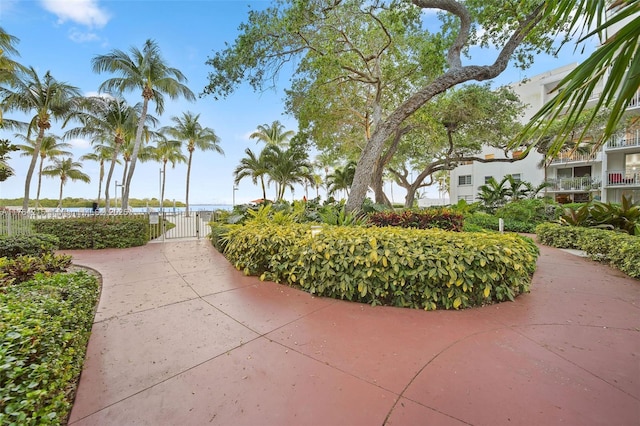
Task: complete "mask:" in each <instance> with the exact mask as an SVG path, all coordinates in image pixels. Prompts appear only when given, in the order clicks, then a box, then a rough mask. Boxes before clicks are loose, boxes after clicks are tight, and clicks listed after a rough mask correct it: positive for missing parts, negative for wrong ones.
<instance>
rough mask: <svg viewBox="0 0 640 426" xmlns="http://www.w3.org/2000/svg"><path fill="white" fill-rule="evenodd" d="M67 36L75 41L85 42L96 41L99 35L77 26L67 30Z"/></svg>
mask: <svg viewBox="0 0 640 426" xmlns="http://www.w3.org/2000/svg"><path fill="white" fill-rule="evenodd" d="M69 38H70V39H71V40H72V41H75V42H76V43H86V42H90V41H98V40H100V37H99V36H98V35H97V34H96V33H94V32H84V31H80V30H78V29H77V28H72V29H70V30H69Z"/></svg>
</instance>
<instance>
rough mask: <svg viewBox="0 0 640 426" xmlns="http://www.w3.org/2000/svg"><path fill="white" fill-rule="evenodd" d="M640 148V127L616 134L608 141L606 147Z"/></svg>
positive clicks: (608, 148)
mask: <svg viewBox="0 0 640 426" xmlns="http://www.w3.org/2000/svg"><path fill="white" fill-rule="evenodd" d="M624 148H640V129H635V130H630V131H627V132H624V133H619V134H617V135H614V136H613V137H612V138H611V139H609V141H608V142H607V145H606V149H607V150H610V149H624Z"/></svg>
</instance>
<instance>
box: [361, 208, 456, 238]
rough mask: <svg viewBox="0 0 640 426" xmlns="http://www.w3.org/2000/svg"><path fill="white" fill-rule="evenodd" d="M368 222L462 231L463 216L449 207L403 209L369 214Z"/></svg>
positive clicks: (382, 224)
mask: <svg viewBox="0 0 640 426" xmlns="http://www.w3.org/2000/svg"><path fill="white" fill-rule="evenodd" d="M368 223H369V224H371V225H374V226H399V227H402V228H417V229H432V228H437V229H443V230H445V231H457V232H460V231H462V228H463V226H464V216H463V215H462V214H461V213H457V212H454V211H453V210H451V209H445V208H437V209H426V210H421V211H414V210H405V211H403V212H400V213H396V212H392V211H385V212H377V213H373V214H371V215H369V220H368Z"/></svg>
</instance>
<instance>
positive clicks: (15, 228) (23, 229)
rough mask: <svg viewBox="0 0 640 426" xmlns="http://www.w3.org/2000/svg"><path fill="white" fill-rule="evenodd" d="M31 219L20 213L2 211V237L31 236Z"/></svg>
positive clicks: (0, 213) (0, 229) (0, 225)
mask: <svg viewBox="0 0 640 426" xmlns="http://www.w3.org/2000/svg"><path fill="white" fill-rule="evenodd" d="M32 232H33V229H32V227H31V218H30V217H29V215H25V214H23V212H19V211H10V210H4V211H0V235H20V234H31V233H32Z"/></svg>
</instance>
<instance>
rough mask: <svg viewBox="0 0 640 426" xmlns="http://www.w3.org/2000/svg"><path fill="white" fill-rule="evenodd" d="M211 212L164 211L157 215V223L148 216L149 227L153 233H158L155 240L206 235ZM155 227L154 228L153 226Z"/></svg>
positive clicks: (198, 237)
mask: <svg viewBox="0 0 640 426" xmlns="http://www.w3.org/2000/svg"><path fill="white" fill-rule="evenodd" d="M210 220H211V212H208V211H195V212H194V211H191V212H189V214H187V213H186V212H170V211H165V212H162V213H160V214H159V215H158V220H157V223H154V219H152V216H150V220H149V223H150V227H151V232H152V234H153V235H158V237H157V238H156V241H158V240H161V241H162V240H165V239H176V238H197V239H200V238H201V237H206V236H207V235H208V234H209V232H210V228H209V225H208V224H209V221H210ZM154 227H155V228H154Z"/></svg>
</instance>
